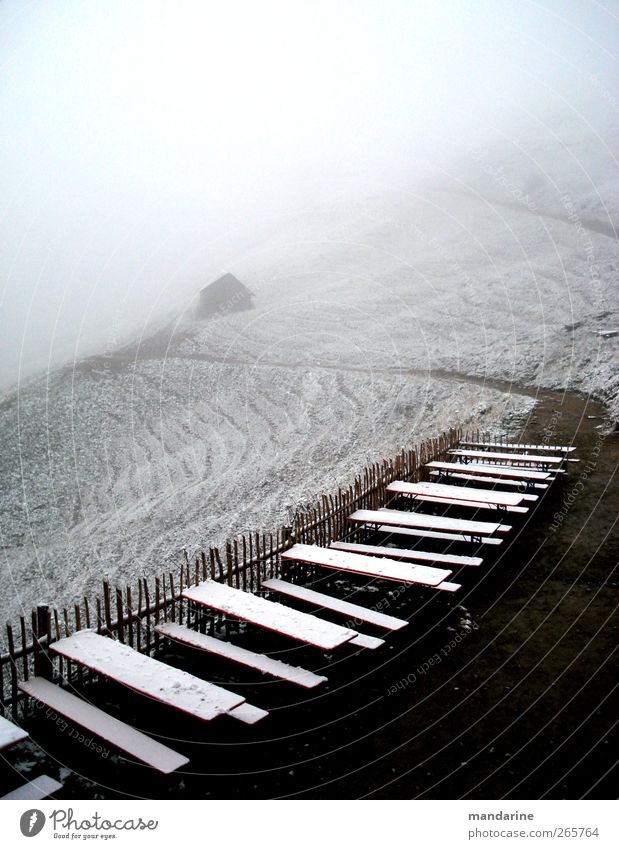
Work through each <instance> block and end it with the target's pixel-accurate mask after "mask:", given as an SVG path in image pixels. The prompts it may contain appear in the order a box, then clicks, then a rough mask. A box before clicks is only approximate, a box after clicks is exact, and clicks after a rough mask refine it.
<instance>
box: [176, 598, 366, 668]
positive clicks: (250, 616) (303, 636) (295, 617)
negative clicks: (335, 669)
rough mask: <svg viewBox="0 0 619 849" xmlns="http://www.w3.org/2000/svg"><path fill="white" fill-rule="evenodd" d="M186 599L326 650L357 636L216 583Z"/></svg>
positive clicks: (354, 633)
mask: <svg viewBox="0 0 619 849" xmlns="http://www.w3.org/2000/svg"><path fill="white" fill-rule="evenodd" d="M183 597H184V598H186V599H188V600H189V601H195V602H196V603H197V604H203V605H205V606H206V607H212V608H213V609H214V610H220V611H221V612H222V613H228V614H230V615H231V616H236V617H237V618H238V619H243V620H244V621H245V622H251V623H252V624H253V625H258V626H259V627H261V628H265V629H266V630H268V631H275V632H276V633H278V634H283V635H284V636H286V637H290V638H291V639H293V640H299V641H300V642H302V643H308V644H309V645H312V646H316V647H317V648H321V649H324V650H325V651H329V650H331V649H334V648H337V647H338V646H341V645H343V644H344V643H347V642H349V641H350V640H352V639H353V638H354V637H355V636H356V631H352V630H351V629H350V628H341V627H340V626H339V625H333V624H332V623H331V622H325V621H323V620H322V619H319V618H318V617H317V616H311V615H310V614H309V613H301V612H300V611H298V610H292V609H291V608H290V607H285V606H284V605H283V604H279V603H278V602H275V601H268V600H267V599H265V598H260V596H256V595H252V594H251V593H244V592H243V591H242V590H236V589H233V588H232V587H228V586H225V585H224V584H220V583H217V582H216V581H203V582H202V583H201V584H199V585H198V586H197V587H190V588H188V589H186V590H185V591H184V592H183Z"/></svg>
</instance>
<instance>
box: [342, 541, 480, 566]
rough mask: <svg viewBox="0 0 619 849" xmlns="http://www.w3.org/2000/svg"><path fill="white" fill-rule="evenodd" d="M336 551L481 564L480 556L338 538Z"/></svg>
mask: <svg viewBox="0 0 619 849" xmlns="http://www.w3.org/2000/svg"><path fill="white" fill-rule="evenodd" d="M331 548H336V549H337V550H338V551H350V552H352V553H353V554H369V555H372V556H374V557H390V558H392V559H393V560H410V561H413V562H416V561H419V560H422V561H429V562H431V563H440V564H444V565H450V566H481V564H482V563H483V560H482V558H481V557H467V556H466V555H462V554H438V553H436V552H433V551H418V550H417V549H415V548H395V547H391V546H387V545H365V544H364V543H360V542H346V541H345V540H338V541H337V542H332V543H331Z"/></svg>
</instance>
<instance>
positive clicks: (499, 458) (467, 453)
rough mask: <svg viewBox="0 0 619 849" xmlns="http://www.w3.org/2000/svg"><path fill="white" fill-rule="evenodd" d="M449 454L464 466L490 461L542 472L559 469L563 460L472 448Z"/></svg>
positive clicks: (550, 456) (546, 456) (454, 450)
mask: <svg viewBox="0 0 619 849" xmlns="http://www.w3.org/2000/svg"><path fill="white" fill-rule="evenodd" d="M449 453H450V454H452V455H453V456H454V457H458V458H459V460H460V462H461V463H466V464H468V463H470V462H471V461H472V462H482V463H484V462H486V461H487V460H490V461H491V462H501V463H505V464H507V465H521V466H537V467H538V468H540V469H542V471H548V470H549V469H550V468H551V467H556V468H559V466H561V464H562V463H563V462H564V459H565V458H564V457H554V456H552V455H547V454H510V453H509V452H507V451H476V450H475V449H473V448H471V449H466V448H452V449H451V450H450V451H449Z"/></svg>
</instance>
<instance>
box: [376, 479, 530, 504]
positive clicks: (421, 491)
mask: <svg viewBox="0 0 619 849" xmlns="http://www.w3.org/2000/svg"><path fill="white" fill-rule="evenodd" d="M387 492H394V493H400V494H402V495H416V496H417V495H419V496H420V495H428V496H433V497H435V498H445V499H451V498H455V499H457V500H459V501H473V502H475V503H476V504H477V503H479V502H482V503H484V504H491V505H497V506H501V507H517V506H518V505H519V504H520V503H521V502H522V495H520V493H517V492H501V491H499V490H495V489H475V488H473V487H465V486H450V485H449V484H442V483H430V482H428V481H422V482H421V483H408V482H407V481H393V483H391V484H389V486H388V487H387Z"/></svg>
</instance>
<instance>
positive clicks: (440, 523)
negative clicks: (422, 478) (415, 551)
mask: <svg viewBox="0 0 619 849" xmlns="http://www.w3.org/2000/svg"><path fill="white" fill-rule="evenodd" d="M348 518H349V519H350V521H351V522H356V523H359V524H371V525H396V526H399V527H403V528H423V529H424V530H427V531H448V532H450V533H456V534H458V535H459V536H460V537H461V538H463V539H465V540H468V541H470V542H476V541H478V540H480V539H481V538H482V537H483V536H492V534H494V533H496V532H497V531H498V532H501V533H506V532H507V531H510V530H511V526H510V525H501V524H500V523H499V522H472V521H467V520H466V519H454V518H451V517H449V516H428V515H426V514H425V513H408V512H406V511H405V510H388V509H387V508H385V507H383V508H381V509H380V510H355V512H354V513H352V514H351V515H350V516H349V517H348Z"/></svg>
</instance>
